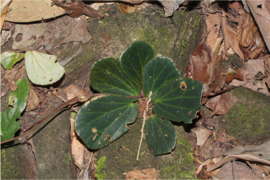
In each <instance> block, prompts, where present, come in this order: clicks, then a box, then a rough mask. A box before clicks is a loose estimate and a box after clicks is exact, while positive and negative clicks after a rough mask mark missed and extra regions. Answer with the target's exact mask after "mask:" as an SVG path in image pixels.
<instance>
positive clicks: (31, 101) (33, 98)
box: [25, 88, 40, 111]
mask: <svg viewBox="0 0 270 180" xmlns="http://www.w3.org/2000/svg"><path fill="white" fill-rule="evenodd" d="M39 102H40V101H39V98H38V96H37V94H36V92H35V91H34V90H33V89H32V88H30V91H29V97H28V100H27V104H26V109H25V111H32V110H35V109H36V108H37V107H38V105H39Z"/></svg>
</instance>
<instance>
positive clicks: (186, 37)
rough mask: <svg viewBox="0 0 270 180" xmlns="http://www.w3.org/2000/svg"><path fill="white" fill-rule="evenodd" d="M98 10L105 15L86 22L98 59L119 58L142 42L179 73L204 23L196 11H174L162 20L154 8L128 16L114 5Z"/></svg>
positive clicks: (159, 13)
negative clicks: (137, 42)
mask: <svg viewBox="0 0 270 180" xmlns="http://www.w3.org/2000/svg"><path fill="white" fill-rule="evenodd" d="M100 10H101V12H103V13H107V14H108V15H109V16H105V17H104V18H103V19H99V20H98V19H90V20H89V31H90V33H91V35H92V40H93V43H94V44H95V51H96V53H97V54H98V56H99V58H105V57H115V58H119V57H120V55H121V53H122V52H123V51H124V50H125V49H126V48H127V47H128V46H129V45H130V44H132V43H133V42H135V41H144V42H146V43H148V44H150V45H151V46H152V48H153V49H154V51H155V54H156V55H157V54H160V55H162V56H167V57H169V58H171V59H172V60H173V61H174V62H175V63H176V66H177V68H178V69H179V70H180V71H181V72H183V71H184V68H185V67H186V65H187V62H188V60H189V56H190V54H191V53H192V52H193V51H194V50H195V49H196V47H197V46H198V44H199V43H200V38H201V37H202V30H203V27H204V24H203V21H201V18H200V16H199V13H198V11H191V12H175V13H174V15H173V17H172V18H166V17H164V12H163V10H162V8H161V7H159V6H157V5H152V6H149V7H147V8H145V9H143V10H140V11H136V12H134V13H130V14H125V13H122V12H121V11H120V8H119V6H118V4H113V5H104V6H102V7H101V8H100Z"/></svg>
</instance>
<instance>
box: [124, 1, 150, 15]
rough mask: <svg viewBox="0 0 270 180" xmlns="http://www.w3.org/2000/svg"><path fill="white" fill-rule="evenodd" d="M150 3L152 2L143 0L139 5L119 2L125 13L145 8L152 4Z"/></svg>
mask: <svg viewBox="0 0 270 180" xmlns="http://www.w3.org/2000/svg"><path fill="white" fill-rule="evenodd" d="M150 5H151V4H149V3H146V2H143V3H141V4H139V5H128V4H123V3H119V7H120V10H121V11H122V12H123V13H133V12H135V11H138V10H141V9H144V8H146V7H148V6H150Z"/></svg>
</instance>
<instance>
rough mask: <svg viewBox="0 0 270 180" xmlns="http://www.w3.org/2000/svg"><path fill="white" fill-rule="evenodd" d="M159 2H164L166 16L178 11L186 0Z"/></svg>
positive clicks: (162, 2)
mask: <svg viewBox="0 0 270 180" xmlns="http://www.w3.org/2000/svg"><path fill="white" fill-rule="evenodd" d="M159 2H160V3H161V4H162V6H163V8H164V11H165V16H166V17H168V16H172V15H173V12H174V11H176V10H177V9H178V8H179V5H180V4H182V3H184V2H185V0H171V1H168V0H159Z"/></svg>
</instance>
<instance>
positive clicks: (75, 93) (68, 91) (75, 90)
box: [64, 84, 88, 100]
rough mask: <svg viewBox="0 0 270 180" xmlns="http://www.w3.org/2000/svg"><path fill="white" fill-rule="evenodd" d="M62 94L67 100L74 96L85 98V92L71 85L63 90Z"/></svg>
mask: <svg viewBox="0 0 270 180" xmlns="http://www.w3.org/2000/svg"><path fill="white" fill-rule="evenodd" d="M64 92H65V93H66V94H67V100H70V99H72V98H74V97H76V96H86V95H88V93H87V92H85V91H84V90H82V89H81V88H80V87H79V86H77V85H74V84H71V85H69V86H68V87H66V88H65V89H64Z"/></svg>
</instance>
